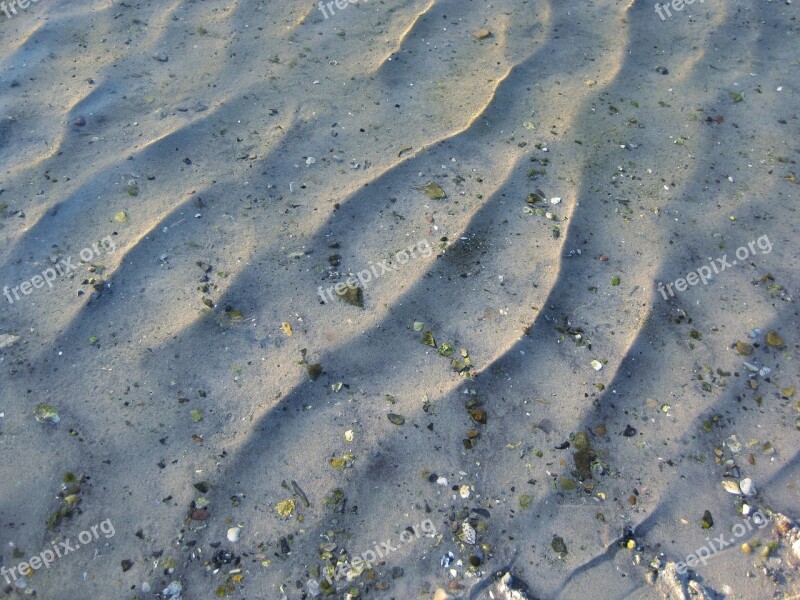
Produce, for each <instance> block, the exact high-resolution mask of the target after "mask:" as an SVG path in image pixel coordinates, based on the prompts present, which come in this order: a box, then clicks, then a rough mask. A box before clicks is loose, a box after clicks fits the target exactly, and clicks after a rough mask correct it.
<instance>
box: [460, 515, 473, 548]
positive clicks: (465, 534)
mask: <svg viewBox="0 0 800 600" xmlns="http://www.w3.org/2000/svg"><path fill="white" fill-rule="evenodd" d="M458 537H459V538H460V539H461V541H462V542H464V543H465V544H470V545H472V544H474V543H475V540H476V539H477V535H476V534H475V530H474V529H473V528H472V525H470V524H469V523H468V522H467V521H464V522H463V523H462V524H461V535H459V536H458Z"/></svg>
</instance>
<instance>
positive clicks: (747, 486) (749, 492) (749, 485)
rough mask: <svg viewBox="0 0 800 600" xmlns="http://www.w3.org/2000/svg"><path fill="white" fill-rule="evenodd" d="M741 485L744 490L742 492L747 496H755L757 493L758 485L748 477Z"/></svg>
mask: <svg viewBox="0 0 800 600" xmlns="http://www.w3.org/2000/svg"><path fill="white" fill-rule="evenodd" d="M739 487H740V488H741V490H742V494H744V495H745V496H755V495H756V486H755V484H753V480H752V479H750V478H749V477H747V478H746V479H742V480H741V481H740V482H739Z"/></svg>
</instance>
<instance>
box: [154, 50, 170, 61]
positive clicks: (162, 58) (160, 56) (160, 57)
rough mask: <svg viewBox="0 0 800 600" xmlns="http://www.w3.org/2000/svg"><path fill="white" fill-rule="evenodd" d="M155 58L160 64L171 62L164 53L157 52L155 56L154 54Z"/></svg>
mask: <svg viewBox="0 0 800 600" xmlns="http://www.w3.org/2000/svg"><path fill="white" fill-rule="evenodd" d="M153 58H154V59H156V60H157V61H158V62H167V61H168V60H169V57H168V56H167V55H166V54H164V53H163V52H156V53H155V54H153Z"/></svg>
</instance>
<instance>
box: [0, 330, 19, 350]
mask: <svg viewBox="0 0 800 600" xmlns="http://www.w3.org/2000/svg"><path fill="white" fill-rule="evenodd" d="M19 340H20V337H19V336H18V335H8V334H6V333H4V334H2V335H0V350H2V349H3V348H11V346H13V345H14V344H16V343H17V342H18V341H19Z"/></svg>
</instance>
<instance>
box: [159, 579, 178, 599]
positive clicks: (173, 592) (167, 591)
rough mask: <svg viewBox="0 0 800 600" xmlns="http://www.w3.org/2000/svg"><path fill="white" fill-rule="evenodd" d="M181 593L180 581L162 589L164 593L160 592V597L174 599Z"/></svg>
mask: <svg viewBox="0 0 800 600" xmlns="http://www.w3.org/2000/svg"><path fill="white" fill-rule="evenodd" d="M182 591H183V584H182V583H181V582H180V581H173V582H172V583H170V584H169V585H168V586H167V587H165V588H164V591H163V592H161V595H162V596H166V597H167V598H174V597H175V596H180V593H181V592H182Z"/></svg>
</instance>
